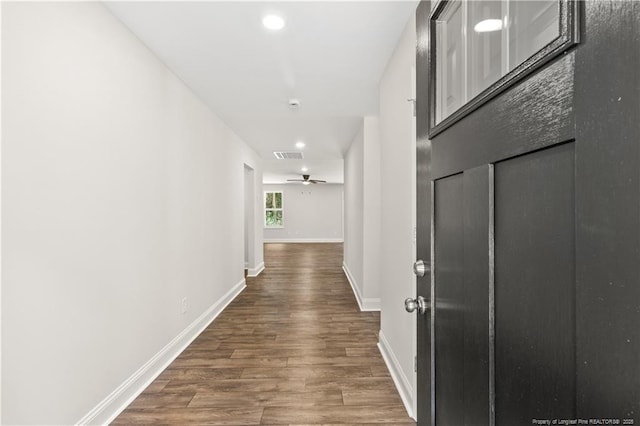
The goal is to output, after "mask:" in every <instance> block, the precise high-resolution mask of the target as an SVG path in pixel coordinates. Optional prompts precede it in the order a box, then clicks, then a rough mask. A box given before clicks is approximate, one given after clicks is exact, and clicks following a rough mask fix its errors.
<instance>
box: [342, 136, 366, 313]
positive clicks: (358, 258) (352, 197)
mask: <svg viewBox="0 0 640 426" xmlns="http://www.w3.org/2000/svg"><path fill="white" fill-rule="evenodd" d="M363 169H364V127H360V130H359V131H358V133H357V134H356V136H355V138H354V139H353V141H352V142H351V146H350V147H349V150H348V151H347V153H346V154H345V158H344V260H343V264H342V266H343V269H344V271H345V273H346V275H347V277H348V278H349V282H350V283H351V286H352V287H353V291H354V293H355V295H356V298H357V299H358V302H359V303H360V305H361V306H362V302H361V299H362V293H363V292H364V288H363V283H364V281H363V265H362V261H363V239H362V234H363V226H362V222H363V214H364V172H363Z"/></svg>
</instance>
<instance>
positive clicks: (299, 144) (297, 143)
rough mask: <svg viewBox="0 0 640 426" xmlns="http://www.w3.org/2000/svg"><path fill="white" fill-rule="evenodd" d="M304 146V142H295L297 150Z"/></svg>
mask: <svg viewBox="0 0 640 426" xmlns="http://www.w3.org/2000/svg"><path fill="white" fill-rule="evenodd" d="M304 146H305V145H304V142H302V141H300V142H296V148H298V149H302V148H304Z"/></svg>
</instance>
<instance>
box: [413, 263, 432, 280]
mask: <svg viewBox="0 0 640 426" xmlns="http://www.w3.org/2000/svg"><path fill="white" fill-rule="evenodd" d="M428 269H429V268H428V267H427V265H426V264H425V263H424V261H423V260H422V259H418V260H416V261H415V262H414V263H413V273H414V274H416V276H417V277H424V275H425V274H426V273H427V270H428Z"/></svg>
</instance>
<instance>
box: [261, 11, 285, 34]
mask: <svg viewBox="0 0 640 426" xmlns="http://www.w3.org/2000/svg"><path fill="white" fill-rule="evenodd" d="M262 25H264V26H265V28H267V29H269V30H272V31H278V30H281V29H283V28H284V18H283V17H282V16H278V15H273V14H271V15H265V17H264V18H262Z"/></svg>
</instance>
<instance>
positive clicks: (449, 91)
mask: <svg viewBox="0 0 640 426" xmlns="http://www.w3.org/2000/svg"><path fill="white" fill-rule="evenodd" d="M463 18H464V17H463V7H462V2H461V1H452V2H450V3H448V4H447V8H446V10H445V11H444V12H443V13H442V15H441V17H440V19H439V20H438V21H437V23H436V40H437V41H438V42H437V46H436V56H437V58H438V59H437V63H438V68H437V71H436V80H437V82H438V83H437V84H436V97H437V101H436V121H437V122H438V121H441V120H442V119H444V118H446V117H447V116H449V115H451V113H453V112H454V111H455V110H457V109H458V108H460V107H461V106H462V105H463V104H464V103H465V101H466V93H465V92H466V89H465V68H466V63H465V62H466V61H465V37H464V30H465V28H464V19H463Z"/></svg>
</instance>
